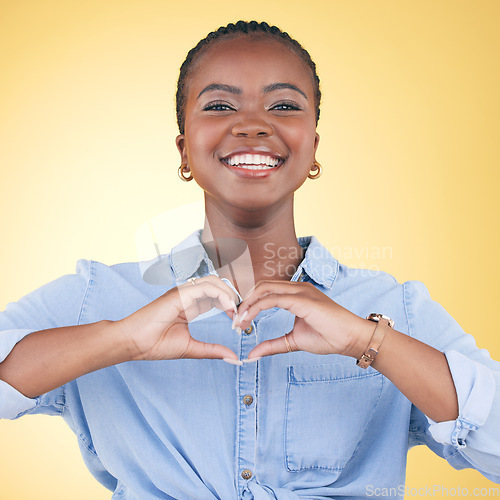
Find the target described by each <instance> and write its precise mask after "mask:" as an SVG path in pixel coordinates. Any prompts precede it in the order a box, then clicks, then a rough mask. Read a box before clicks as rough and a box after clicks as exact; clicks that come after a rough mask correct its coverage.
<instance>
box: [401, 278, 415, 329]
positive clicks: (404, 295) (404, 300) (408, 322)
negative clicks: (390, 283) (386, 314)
mask: <svg viewBox="0 0 500 500" xmlns="http://www.w3.org/2000/svg"><path fill="white" fill-rule="evenodd" d="M408 298H409V297H407V283H406V282H405V283H403V309H404V311H405V319H406V327H407V330H408V335H409V336H410V337H413V334H412V329H411V324H410V315H409V312H408V310H409V308H410V304H409V300H408Z"/></svg>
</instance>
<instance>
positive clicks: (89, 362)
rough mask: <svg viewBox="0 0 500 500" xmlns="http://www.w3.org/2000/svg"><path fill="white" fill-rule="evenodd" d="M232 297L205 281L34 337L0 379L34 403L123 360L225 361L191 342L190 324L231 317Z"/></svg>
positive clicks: (226, 352)
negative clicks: (117, 316) (213, 312)
mask: <svg viewBox="0 0 500 500" xmlns="http://www.w3.org/2000/svg"><path fill="white" fill-rule="evenodd" d="M234 298H235V293H234V291H233V290H231V288H230V287H229V286H228V285H226V284H225V283H224V282H223V281H222V280H220V279H219V278H217V277H215V276H207V277H205V278H200V279H198V280H196V284H195V286H192V285H191V284H190V283H189V284H187V285H181V286H180V287H177V288H173V289H171V290H169V291H168V292H167V293H165V294H164V295H162V296H161V297H159V298H158V299H156V300H154V301H152V302H151V303H149V304H147V305H146V306H144V307H143V308H141V309H139V310H138V311H136V312H135V313H133V314H131V315H130V316H127V317H126V318H124V319H122V320H119V321H99V322H97V323H90V324H86V325H80V326H67V327H61V328H52V329H47V330H41V331H36V332H33V333H31V334H29V335H27V336H26V337H24V338H23V339H22V340H20V341H19V342H18V343H17V344H16V345H15V346H14V348H13V349H12V351H11V352H10V354H9V355H8V356H7V357H6V358H5V360H4V361H3V362H1V363H0V380H3V381H4V382H6V383H8V384H9V385H10V386H12V387H14V388H15V389H16V390H17V391H18V392H20V393H22V394H24V395H25V396H26V397H29V398H34V397H37V396H39V395H41V394H44V393H46V392H49V391H51V390H53V389H55V388H57V387H60V386H61V385H63V384H65V383H67V382H69V381H71V380H74V379H76V378H78V377H80V376H82V375H85V374H86V373H90V372H92V371H95V370H98V369H101V368H105V367H107V366H111V365H114V364H118V363H123V362H125V361H133V360H157V359H179V358H210V359H215V358H218V359H224V358H226V359H229V360H230V361H232V362H237V356H236V354H235V353H234V352H233V351H231V350H230V349H229V348H227V347H225V346H223V345H220V344H209V343H205V342H200V341H197V340H195V339H193V338H192V337H191V335H190V333H189V329H188V322H189V321H191V320H193V319H194V318H196V317H197V316H199V315H200V314H202V313H204V312H206V311H209V310H210V309H212V307H217V308H219V309H221V310H225V311H228V312H230V313H232V312H233V310H234V309H235V305H234Z"/></svg>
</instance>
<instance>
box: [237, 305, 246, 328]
mask: <svg viewBox="0 0 500 500" xmlns="http://www.w3.org/2000/svg"><path fill="white" fill-rule="evenodd" d="M247 314H248V309H247V310H246V311H245V312H244V313H243V314H242V315H241V318H240V319H239V320H238V323H239V324H240V325H241V322H242V321H243V320H244V319H245V316H246V315H247Z"/></svg>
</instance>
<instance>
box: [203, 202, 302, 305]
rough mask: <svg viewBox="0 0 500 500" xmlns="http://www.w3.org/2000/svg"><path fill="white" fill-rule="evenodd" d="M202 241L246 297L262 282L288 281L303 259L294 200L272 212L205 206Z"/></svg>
mask: <svg viewBox="0 0 500 500" xmlns="http://www.w3.org/2000/svg"><path fill="white" fill-rule="evenodd" d="M201 241H202V243H203V245H204V247H205V249H206V251H207V254H208V256H209V257H210V259H211V260H212V262H213V264H214V266H215V267H216V269H217V272H218V273H219V276H220V277H221V278H227V279H228V280H229V281H231V283H233V285H234V286H235V288H236V289H237V290H238V291H239V293H240V295H241V296H242V297H244V296H245V295H246V294H247V293H248V292H249V291H250V290H251V289H252V287H253V286H254V285H255V284H256V283H258V282H259V281H262V280H286V281H289V280H290V278H291V277H292V276H293V274H294V273H295V271H296V270H297V267H298V265H299V264H300V262H301V261H302V259H303V256H304V250H303V249H302V247H301V246H300V245H299V243H298V241H297V236H296V234H295V225H294V220H293V198H292V199H290V200H287V202H286V203H285V204H283V205H282V206H280V207H276V209H275V210H273V211H272V212H271V211H270V210H268V211H267V212H266V213H261V212H258V211H257V212H251V213H249V212H243V211H239V213H238V212H236V216H235V211H229V210H221V209H220V208H219V207H217V206H214V205H212V204H210V203H209V202H207V201H206V202H205V224H204V228H203V234H202V238H201Z"/></svg>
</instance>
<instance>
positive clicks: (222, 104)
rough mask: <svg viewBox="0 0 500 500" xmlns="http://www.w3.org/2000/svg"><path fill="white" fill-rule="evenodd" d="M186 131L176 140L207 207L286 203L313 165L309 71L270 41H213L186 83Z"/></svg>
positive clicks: (247, 207)
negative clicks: (211, 205)
mask: <svg viewBox="0 0 500 500" xmlns="http://www.w3.org/2000/svg"><path fill="white" fill-rule="evenodd" d="M187 92H188V93H187V99H186V109H185V117H186V121H185V133H184V134H183V135H180V136H178V137H177V141H176V142H177V147H178V149H179V152H180V153H181V160H182V163H187V164H188V165H189V167H190V169H191V172H192V174H193V176H194V178H195V180H196V182H197V183H198V184H199V185H200V186H201V188H202V189H203V190H204V191H205V194H206V196H207V197H209V199H210V202H212V203H215V204H217V205H218V206H219V207H220V209H221V210H231V209H232V208H236V209H243V210H246V211H256V210H261V209H265V208H268V207H273V206H275V208H277V207H276V204H279V203H280V202H283V201H284V200H285V199H289V198H290V196H292V195H293V193H294V192H295V191H296V190H297V189H298V188H299V187H300V186H301V185H302V183H303V182H304V181H305V180H306V178H307V174H308V173H309V170H310V169H311V168H312V165H313V162H314V161H315V152H316V148H317V145H318V140H319V136H318V134H317V133H316V124H315V105H314V88H313V81H312V73H311V70H310V69H309V67H308V66H307V65H306V64H305V63H304V62H303V61H302V59H300V57H299V56H297V55H296V54H295V53H294V52H293V51H292V50H291V49H289V48H288V47H286V46H285V45H283V44H282V43H280V42H278V41H276V40H273V39H270V38H268V37H252V38H249V37H238V38H235V39H231V40H224V41H221V42H216V43H215V44H214V45H213V46H212V47H210V49H209V50H208V51H207V52H206V53H205V54H203V56H202V57H201V58H200V60H199V61H198V62H196V63H195V67H194V69H193V70H192V73H191V76H190V77H189V80H188V90H187Z"/></svg>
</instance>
